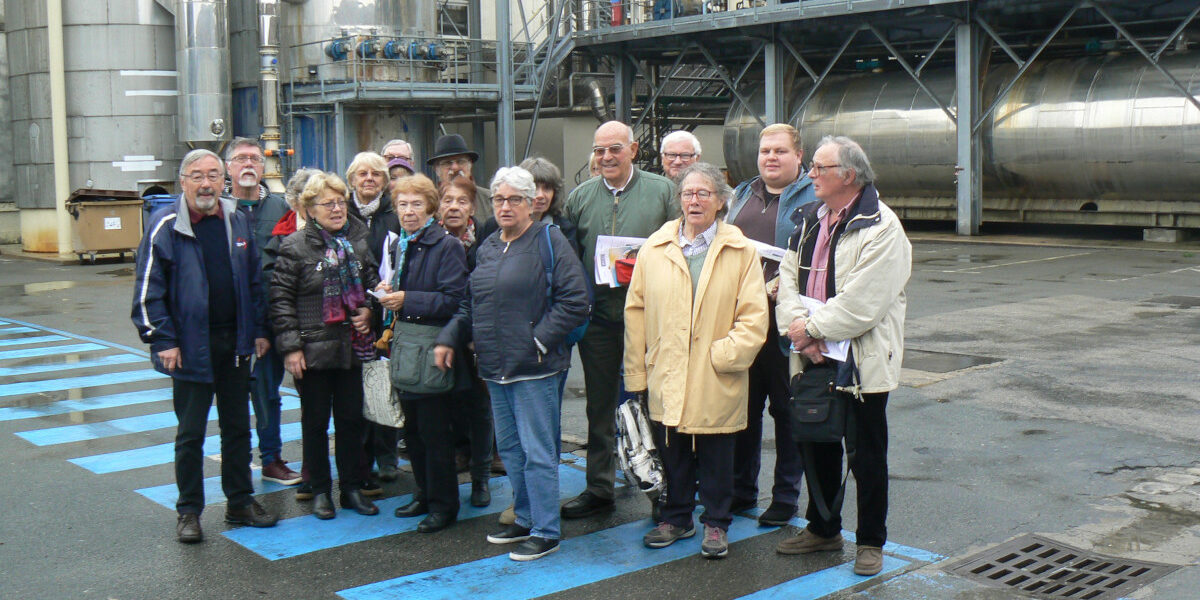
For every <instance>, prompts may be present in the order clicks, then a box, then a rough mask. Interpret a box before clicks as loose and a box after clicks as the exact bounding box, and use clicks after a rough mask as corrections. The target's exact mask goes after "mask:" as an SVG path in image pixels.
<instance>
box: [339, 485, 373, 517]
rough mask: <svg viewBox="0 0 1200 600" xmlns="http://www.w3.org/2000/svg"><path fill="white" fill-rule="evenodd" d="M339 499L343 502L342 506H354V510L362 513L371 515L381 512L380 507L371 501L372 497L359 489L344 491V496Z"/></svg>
mask: <svg viewBox="0 0 1200 600" xmlns="http://www.w3.org/2000/svg"><path fill="white" fill-rule="evenodd" d="M339 500H341V502H342V508H352V509H354V512H356V513H358V514H360V515H367V516H371V515H377V514H379V507H378V506H375V503H374V502H371V499H370V498H367V497H366V496H363V495H362V492H361V491H359V490H349V491H346V492H342V497H341V498H339Z"/></svg>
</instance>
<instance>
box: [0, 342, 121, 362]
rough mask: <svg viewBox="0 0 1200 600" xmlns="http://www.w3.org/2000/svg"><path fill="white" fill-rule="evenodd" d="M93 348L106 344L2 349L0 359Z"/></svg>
mask: <svg viewBox="0 0 1200 600" xmlns="http://www.w3.org/2000/svg"><path fill="white" fill-rule="evenodd" d="M95 350H108V346H101V345H100V344H93V343H91V342H86V343H83V344H67V345H63V346H45V347H42V348H25V349H22V350H4V351H0V360H13V359H18V358H36V357H39V356H59V355H62V354H76V353H80V352H92V351H95ZM143 360H145V359H143Z"/></svg>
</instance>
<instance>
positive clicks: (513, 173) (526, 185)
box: [491, 167, 537, 200]
mask: <svg viewBox="0 0 1200 600" xmlns="http://www.w3.org/2000/svg"><path fill="white" fill-rule="evenodd" d="M504 184H508V186H509V187H511V188H512V189H514V190H517V192H519V193H520V194H521V195H522V196H524V197H525V199H526V200H533V197H534V196H535V195H536V194H537V184H535V183H534V182H533V174H531V173H530V172H529V171H526V170H525V169H522V168H521V167H500V169H498V170H497V171H496V175H495V176H494V177H492V186H491V190H492V194H495V193H496V190H497V189H499V188H500V186H501V185H504Z"/></svg>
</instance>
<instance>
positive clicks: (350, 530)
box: [222, 465, 644, 598]
mask: <svg viewBox="0 0 1200 600" xmlns="http://www.w3.org/2000/svg"><path fill="white" fill-rule="evenodd" d="M558 486H559V487H558V489H559V496H560V497H561V498H562V499H566V498H570V497H572V496H575V495H577V494H579V493H580V492H582V491H583V490H584V489H585V488H586V487H587V477H586V475H585V474H584V472H583V471H580V470H579V469H575V468H572V467H568V466H565V465H559V467H558ZM491 489H492V503H491V504H490V505H488V506H484V507H476V506H471V503H470V498H471V484H469V483H464V484H462V485H460V486H458V494H459V497H460V499H461V504H462V508H460V509H459V511H458V519H459V520H460V521H465V520H467V519H473V518H475V517H480V516H484V515H492V514H496V513H499V512H502V511H503V510H504V509H505V508H507V507H508V505H510V504H512V484H510V483H509V480H508V478H507V477H494V478H492V480H491ZM335 500H336V498H335ZM411 501H412V494H405V495H403V496H393V497H391V498H386V499H383V500H378V501H376V502H375V505H376V506H378V507H379V514H378V515H376V516H373V517H365V516H363V515H359V514H357V513H355V512H353V511H347V510H339V511H338V515H337V518H336V519H334V520H332V521H321V520H319V519H317V518H316V517H314V516H312V515H305V516H302V517H294V518H291V519H284V520H282V521H280V522H279V524H278V525H276V526H275V527H273V528H271V530H270V532H269V533H268V532H267V530H265V529H256V528H254V527H242V528H239V529H233V530H231V531H226V532H225V533H224V534H222V535H224V536H225V537H227V538H229V539H231V540H233V541H235V542H237V543H238V544H241V545H242V546H244V547H246V549H247V550H250V551H251V552H254V553H256V554H258V555H260V556H262V557H264V558H266V559H268V560H279V559H281V558H290V557H293V556H299V555H301V554H308V553H310V552H316V551H318V550H326V549H329V548H336V547H338V546H344V545H346V544H353V543H356V542H363V541H367V540H373V539H377V538H381V537H384V536H389V535H396V534H399V533H406V532H410V531H415V530H416V528H417V524H418V523H420V522H421V519H422V518H423V517H412V518H408V519H397V518H396V517H394V516H393V515H392V512H393V511H395V509H397V508H399V507H401V506H404V505H405V504H408V503H409V502H411ZM643 528H644V524H643ZM537 595H540V594H537ZM464 596H465V595H458V594H456V595H455V596H454V597H455V598H462V597H464ZM480 597H489V596H487V595H484V596H480Z"/></svg>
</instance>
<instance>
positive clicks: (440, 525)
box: [417, 513, 458, 533]
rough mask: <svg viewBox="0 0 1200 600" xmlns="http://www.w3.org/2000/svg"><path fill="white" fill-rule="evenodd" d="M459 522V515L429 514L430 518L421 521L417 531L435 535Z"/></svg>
mask: <svg viewBox="0 0 1200 600" xmlns="http://www.w3.org/2000/svg"><path fill="white" fill-rule="evenodd" d="M457 520H458V516H457V515H452V514H449V513H429V516H428V517H425V518H424V519H421V522H420V523H417V531H420V532H421V533H433V532H435V531H441V530H443V529H445V528H447V527H449V526H451V525H453V524H454V522H455V521H457Z"/></svg>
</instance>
